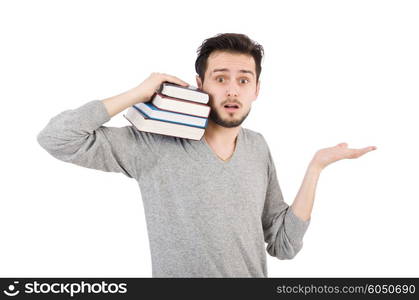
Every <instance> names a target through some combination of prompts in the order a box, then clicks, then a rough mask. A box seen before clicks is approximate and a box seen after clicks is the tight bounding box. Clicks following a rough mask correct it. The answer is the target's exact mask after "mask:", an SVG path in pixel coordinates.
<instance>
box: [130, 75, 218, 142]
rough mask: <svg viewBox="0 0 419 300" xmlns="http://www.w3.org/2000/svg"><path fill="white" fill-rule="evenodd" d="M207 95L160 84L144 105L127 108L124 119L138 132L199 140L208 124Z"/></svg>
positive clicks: (175, 85)
mask: <svg viewBox="0 0 419 300" xmlns="http://www.w3.org/2000/svg"><path fill="white" fill-rule="evenodd" d="M208 101H209V96H208V94H207V93H205V92H203V91H201V90H198V89H197V88H196V87H194V86H188V87H185V86H181V85H177V84H173V83H168V82H164V83H162V85H161V86H160V88H159V90H158V91H157V92H156V93H155V94H154V95H153V96H152V97H151V100H150V101H148V102H143V103H137V104H135V105H133V106H131V107H130V108H128V110H127V112H126V114H124V117H125V118H126V119H127V120H128V121H129V122H131V124H132V125H134V126H135V127H136V128H137V129H138V130H141V131H147V132H153V133H158V134H164V135H170V136H176V137H180V138H187V139H192V140H200V139H201V138H202V136H203V135H204V132H205V128H206V127H207V124H208V115H209V113H210V109H211V108H210V106H209V105H207V103H208Z"/></svg>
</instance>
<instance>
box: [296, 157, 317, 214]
mask: <svg viewBox="0 0 419 300" xmlns="http://www.w3.org/2000/svg"><path fill="white" fill-rule="evenodd" d="M321 170H322V169H321V168H320V167H318V166H317V165H315V164H314V163H313V162H310V164H309V166H308V168H307V171H306V173H305V176H304V179H303V183H302V184H301V187H300V190H299V191H298V193H297V196H296V197H295V199H294V202H293V203H292V205H291V209H292V211H293V212H294V214H295V215H296V216H297V217H299V218H300V219H302V220H304V221H306V220H308V219H309V218H310V216H311V211H312V209H313V203H314V196H315V193H316V186H317V181H318V179H319V176H320V172H321Z"/></svg>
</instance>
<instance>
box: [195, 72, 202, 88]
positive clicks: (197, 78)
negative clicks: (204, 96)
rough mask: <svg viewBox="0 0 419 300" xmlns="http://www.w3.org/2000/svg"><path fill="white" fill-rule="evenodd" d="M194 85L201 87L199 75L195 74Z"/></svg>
mask: <svg viewBox="0 0 419 300" xmlns="http://www.w3.org/2000/svg"><path fill="white" fill-rule="evenodd" d="M196 85H197V86H198V88H199V89H202V80H201V77H199V75H196Z"/></svg>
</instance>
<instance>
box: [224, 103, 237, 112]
mask: <svg viewBox="0 0 419 300" xmlns="http://www.w3.org/2000/svg"><path fill="white" fill-rule="evenodd" d="M224 108H225V109H226V110H227V111H236V110H238V109H239V105H238V104H226V105H224Z"/></svg>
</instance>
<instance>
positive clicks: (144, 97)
mask: <svg viewBox="0 0 419 300" xmlns="http://www.w3.org/2000/svg"><path fill="white" fill-rule="evenodd" d="M262 56H263V48H262V46H260V45H258V44H257V43H255V42H254V41H252V40H250V39H249V38H248V37H247V36H245V35H242V34H220V35H217V36H215V37H212V38H209V39H207V40H205V41H204V42H203V44H202V45H201V46H200V48H199V49H198V58H197V60H196V64H195V67H196V71H197V73H198V75H197V78H196V80H197V84H198V87H199V88H201V89H202V90H204V91H206V92H207V93H209V95H210V102H209V104H210V106H211V114H210V117H209V123H208V127H207V128H206V130H205V135H204V136H203V138H202V139H201V140H199V141H194V140H188V139H181V138H176V137H170V136H164V135H158V134H153V133H147V132H142V131H138V130H136V129H135V128H133V127H132V126H126V127H122V128H115V127H105V126H102V125H103V124H104V123H106V122H107V121H109V120H110V118H111V117H113V116H114V115H116V114H118V113H119V112H121V111H123V110H125V109H127V108H129V107H130V106H132V105H134V104H136V103H139V102H146V101H149V100H150V98H151V97H152V95H153V94H154V92H155V91H156V89H158V88H159V86H160V85H161V83H162V82H164V81H169V82H173V83H177V84H181V85H188V84H187V83H186V82H184V81H182V80H180V79H179V78H176V77H174V76H170V75H167V74H162V73H152V74H151V75H150V76H149V77H148V78H147V79H146V80H145V81H143V82H142V83H141V84H140V85H138V86H137V87H135V88H133V89H131V90H129V91H127V92H125V93H122V94H120V95H117V96H114V97H111V98H107V99H104V100H94V101H90V102H88V103H86V104H84V105H83V106H81V107H79V108H76V109H73V110H66V111H64V112H62V113H60V114H58V115H57V116H55V117H54V118H52V119H51V120H50V122H49V123H48V125H47V126H46V127H45V128H44V129H43V130H42V131H41V132H40V133H39V135H38V142H39V143H40V145H41V146H42V147H43V148H45V149H46V150H47V151H48V152H49V153H50V154H51V155H53V156H54V157H56V158H58V159H60V160H63V161H66V162H70V163H74V164H77V165H80V166H83V167H87V168H93V169H98V170H102V171H107V172H120V173H122V174H125V175H126V176H128V177H130V178H134V179H135V180H136V181H137V182H138V184H139V187H140V191H141V194H142V199H143V203H144V211H145V215H146V222H147V228H148V235H149V241H150V249H151V256H152V268H153V277H267V266H266V252H265V242H266V243H267V246H266V250H267V252H268V253H269V254H270V255H271V256H274V257H277V258H279V259H291V258H293V257H294V256H295V255H296V254H297V253H298V252H299V251H300V250H301V248H302V245H303V236H304V234H305V232H306V230H307V227H308V226H309V223H310V215H311V211H312V206H313V200H314V194H315V189H316V184H317V180H318V178H319V175H320V172H321V170H322V169H323V168H324V167H325V166H326V165H328V164H330V163H332V162H334V161H336V160H339V159H343V158H355V157H359V156H361V155H363V154H364V153H366V152H368V151H370V150H373V147H367V148H363V149H348V148H347V145H346V144H344V143H343V144H339V145H337V146H335V147H331V148H325V149H321V150H319V151H318V152H317V153H316V154H315V155H314V157H313V159H312V161H311V162H310V164H309V167H308V169H307V173H306V174H305V177H304V180H303V183H302V185H301V188H300V190H299V192H298V195H297V197H296V198H295V200H294V202H293V203H292V205H291V206H289V205H288V204H287V203H285V202H284V200H283V197H282V193H281V189H280V187H279V184H278V179H277V175H276V170H275V165H274V162H273V160H272V156H271V154H270V151H269V148H268V145H267V143H266V141H265V140H264V138H263V136H262V135H261V134H260V133H257V132H254V131H252V130H249V129H246V128H243V127H241V126H240V125H241V124H242V122H243V121H244V120H245V119H246V117H247V115H248V114H249V111H250V108H251V104H252V102H253V101H254V100H255V99H256V98H257V96H258V93H259V89H260V82H259V75H260V72H261V60H262Z"/></svg>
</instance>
